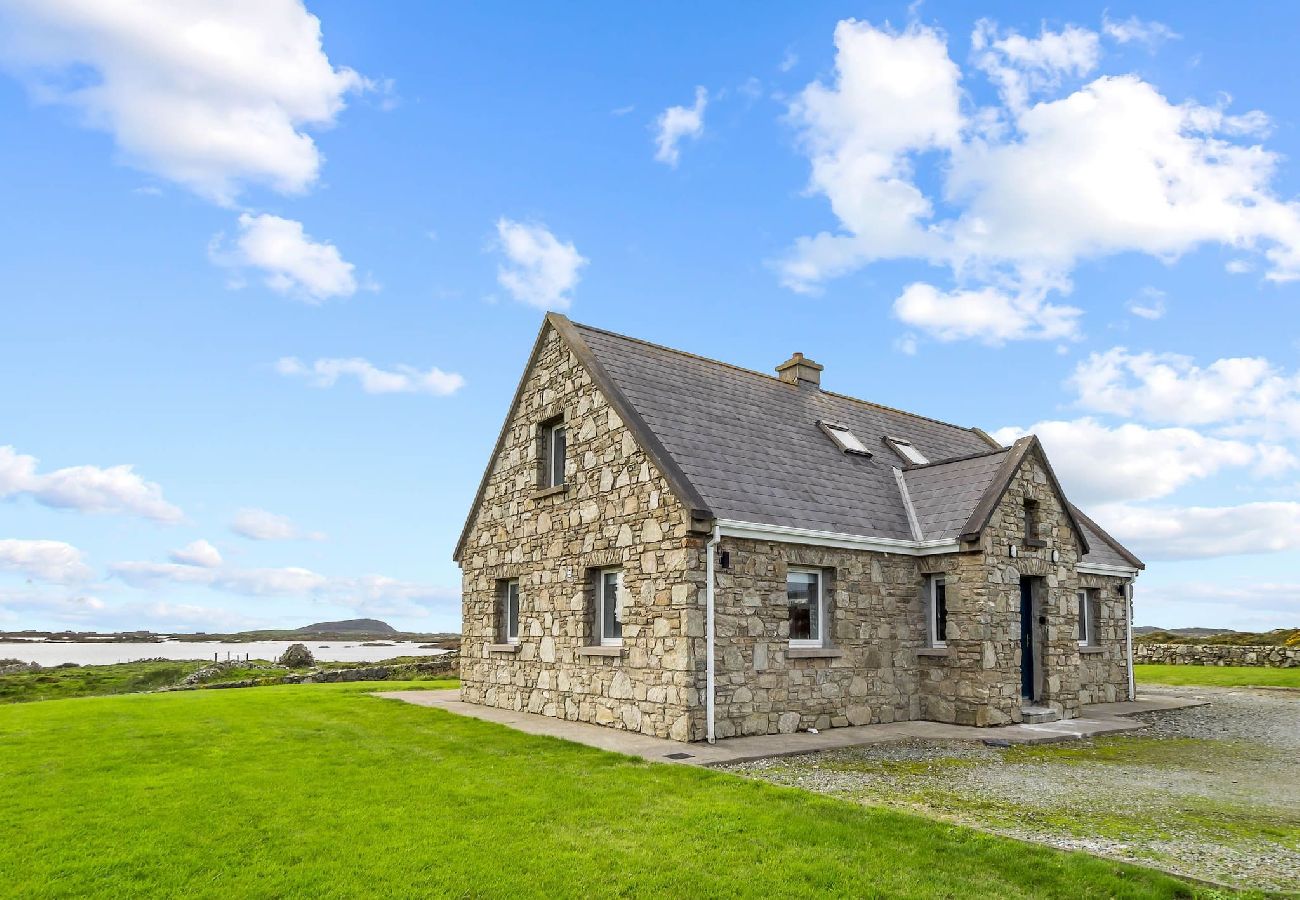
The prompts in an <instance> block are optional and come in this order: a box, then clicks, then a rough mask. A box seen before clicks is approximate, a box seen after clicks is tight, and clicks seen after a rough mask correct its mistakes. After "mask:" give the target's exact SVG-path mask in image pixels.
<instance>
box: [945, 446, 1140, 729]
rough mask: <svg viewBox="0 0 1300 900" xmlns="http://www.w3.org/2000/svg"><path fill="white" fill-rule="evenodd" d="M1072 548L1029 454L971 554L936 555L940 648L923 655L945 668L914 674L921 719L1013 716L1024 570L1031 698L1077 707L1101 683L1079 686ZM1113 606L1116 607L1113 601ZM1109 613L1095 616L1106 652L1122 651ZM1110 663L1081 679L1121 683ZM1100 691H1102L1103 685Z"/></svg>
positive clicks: (1059, 503) (1019, 702)
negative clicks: (937, 653)
mask: <svg viewBox="0 0 1300 900" xmlns="http://www.w3.org/2000/svg"><path fill="white" fill-rule="evenodd" d="M1026 500H1032V501H1035V502H1036V504H1037V506H1036V515H1035V522H1036V527H1037V534H1036V535H1032V536H1030V537H1031V538H1033V539H1034V540H1036V541H1038V542H1040V543H1041V546H1027V542H1026V535H1025V501H1026ZM1012 547H1014V548H1015V552H1016V555H1015V556H1012V555H1011V548H1012ZM1079 554H1080V548H1079V544H1078V540H1077V538H1076V537H1075V534H1074V530H1073V529H1072V527H1071V526H1070V522H1069V518H1068V516H1067V514H1066V511H1065V506H1064V501H1063V499H1062V498H1061V497H1060V496H1059V495H1058V494H1057V493H1056V491H1055V489H1054V488H1053V487H1052V484H1051V481H1050V479H1049V478H1048V475H1047V469H1046V466H1045V463H1044V461H1043V459H1042V458H1041V456H1040V455H1039V454H1038V453H1037V452H1033V453H1031V454H1030V455H1029V456H1028V457H1026V458H1025V460H1024V461H1023V463H1022V464H1021V467H1020V470H1019V471H1018V472H1017V473H1016V474H1015V476H1014V477H1013V478H1012V480H1011V484H1010V485H1009V486H1008V488H1007V490H1006V493H1005V494H1004V495H1003V497H1002V499H1001V501H1000V502H999V503H998V505H997V507H996V508H995V509H994V511H993V515H992V516H991V517H990V519H989V524H988V527H987V528H986V529H985V531H984V534H983V535H982V536H981V538H980V542H979V548H978V552H974V553H961V554H957V555H955V556H954V557H953V558H952V559H951V560H948V561H945V562H944V563H942V565H944V566H946V567H948V569H949V571H948V640H947V643H948V655H947V656H946V657H943V658H941V659H940V660H937V661H932V662H935V663H936V665H937V666H944V667H946V670H947V671H946V675H945V677H943V678H931V679H927V680H925V681H923V690H924V691H925V694H926V700H925V701H924V703H925V709H926V718H934V719H937V720H939V721H954V722H956V723H957V724H960V725H1002V724H1008V723H1011V722H1018V721H1020V720H1021V708H1022V706H1023V705H1024V701H1023V699H1022V697H1021V668H1020V662H1021V636H1020V579H1021V578H1022V577H1025V576H1027V577H1032V578H1034V579H1035V580H1034V582H1033V589H1034V595H1033V597H1034V599H1033V605H1034V619H1033V625H1032V627H1033V629H1034V635H1035V642H1034V643H1035V644H1036V652H1037V653H1038V654H1039V664H1038V667H1037V668H1038V672H1039V677H1038V683H1037V698H1036V701H1035V702H1036V704H1037V705H1040V706H1046V707H1049V708H1051V709H1054V710H1056V711H1057V712H1058V713H1059V714H1060V715H1061V717H1062V718H1074V717H1076V716H1077V715H1078V714H1079V706H1080V703H1081V702H1083V697H1084V696H1085V695H1086V696H1088V697H1089V698H1091V697H1092V696H1093V695H1094V694H1095V693H1096V686H1097V685H1098V684H1100V683H1101V682H1100V681H1091V680H1090V681H1089V682H1088V685H1089V687H1088V688H1087V689H1086V690H1085V688H1084V677H1085V672H1084V670H1083V668H1082V664H1081V660H1080V653H1079V644H1078V630H1077V629H1078V602H1077V599H1076V591H1077V590H1078V589H1079V586H1080V576H1079V575H1078V574H1077V573H1076V571H1075V567H1076V566H1077V564H1078V560H1079ZM930 565H939V563H931V564H930ZM923 568H925V566H924V565H923ZM1119 612H1120V614H1121V615H1122V612H1123V610H1122V606H1121V607H1120V610H1119ZM1113 617H1114V611H1113V610H1111V611H1109V612H1108V613H1107V617H1106V619H1104V622H1105V625H1104V629H1103V645H1104V649H1105V653H1104V655H1105V657H1106V659H1107V660H1110V659H1112V658H1113V657H1114V654H1115V653H1119V654H1122V653H1123V644H1122V636H1120V635H1117V634H1116V631H1115V628H1114V622H1113ZM1117 637H1118V639H1119V641H1120V643H1118V644H1116V643H1115V641H1116V638H1117ZM1112 669H1113V667H1111V666H1110V665H1109V663H1106V664H1101V665H1096V666H1093V667H1091V668H1090V669H1089V671H1088V673H1086V677H1087V678H1089V679H1093V678H1098V679H1101V678H1103V677H1104V679H1105V684H1112V685H1114V686H1115V688H1118V687H1119V686H1121V685H1123V684H1124V683H1125V681H1124V679H1123V678H1120V679H1118V680H1117V681H1116V680H1115V678H1114V676H1115V673H1114V672H1113V671H1112ZM949 679H952V681H951V683H950V682H949ZM1115 688H1113V689H1115ZM1101 690H1102V692H1103V693H1104V692H1105V688H1104V687H1102V688H1101ZM950 711H951V713H952V718H951V719H949V718H948V714H949V712H950Z"/></svg>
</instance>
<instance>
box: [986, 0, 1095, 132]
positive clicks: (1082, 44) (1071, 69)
mask: <svg viewBox="0 0 1300 900" xmlns="http://www.w3.org/2000/svg"><path fill="white" fill-rule="evenodd" d="M971 49H972V50H974V51H975V64H976V65H977V66H978V67H979V68H980V69H982V70H983V71H984V73H985V74H987V75H988V76H989V79H990V80H991V81H992V82H993V83H994V84H996V85H997V86H998V91H999V93H1000V94H1001V96H1002V100H1003V102H1004V103H1006V105H1007V106H1008V107H1010V108H1011V109H1013V110H1019V109H1023V108H1024V107H1025V106H1026V104H1027V103H1028V102H1029V98H1030V96H1031V95H1033V94H1038V93H1042V92H1044V91H1048V90H1053V89H1055V88H1057V87H1059V86H1060V84H1061V78H1062V77H1063V76H1067V75H1073V76H1076V77H1082V76H1084V75H1087V74H1088V73H1089V72H1091V71H1092V70H1093V69H1095V68H1097V60H1098V57H1099V48H1098V41H1097V33H1096V32H1094V31H1089V30H1088V29H1086V28H1080V27H1078V26H1077V25H1067V26H1065V28H1064V29H1062V30H1061V31H1049V30H1047V28H1046V27H1044V28H1043V29H1042V31H1041V33H1040V34H1039V36H1038V37H1036V38H1027V37H1024V36H1022V35H1020V34H1018V33H1016V32H1015V31H1011V32H1008V33H1007V34H1006V36H1005V37H1003V36H999V34H998V28H997V25H996V23H994V22H992V21H990V20H988V19H981V20H980V21H979V22H977V23H975V31H974V33H973V34H972V35H971Z"/></svg>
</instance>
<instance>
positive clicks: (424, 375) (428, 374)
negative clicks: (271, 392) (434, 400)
mask: <svg viewBox="0 0 1300 900" xmlns="http://www.w3.org/2000/svg"><path fill="white" fill-rule="evenodd" d="M275 369H276V371H277V372H279V373H280V374H281V375H285V376H289V377H294V378H304V379H306V380H307V383H308V384H310V385H312V386H313V387H321V388H324V387H332V386H333V385H334V384H335V383H337V382H338V380H339V378H340V377H342V376H344V375H351V376H353V377H355V378H356V379H357V381H358V383H359V384H360V385H361V389H362V390H363V391H365V392H366V393H367V394H433V395H435V396H439V397H445V396H448V395H450V394H454V393H456V391H458V390H460V389H461V388H462V387H464V386H465V379H464V378H462V377H461V376H460V375H458V374H456V373H455V372H444V371H442V369H439V368H437V367H436V366H435V367H433V368H430V369H429V370H428V371H421V370H420V369H417V368H416V367H414V366H406V365H398V366H395V367H394V368H393V369H392V370H387V369H380V368H377V367H376V366H374V365H372V364H371V363H370V362H368V361H367V360H364V359H360V358H356V357H353V358H350V359H318V360H316V361H315V362H313V363H312V364H311V365H307V364H306V363H304V362H302V360H300V359H297V358H296V357H292V356H286V357H283V358H282V359H280V360H279V361H278V362H277V363H276V364H275Z"/></svg>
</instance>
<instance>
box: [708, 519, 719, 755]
mask: <svg viewBox="0 0 1300 900" xmlns="http://www.w3.org/2000/svg"><path fill="white" fill-rule="evenodd" d="M720 540H722V527H721V525H719V524H715V525H714V526H713V537H711V538H709V542H708V544H706V545H705V551H704V552H705V557H704V715H705V717H706V719H705V733H706V735H707V737H708V741H709V743H710V744H712V743H713V685H714V666H713V643H714V634H713V631H714V629H713V594H714V591H713V581H714V577H713V553H714V551H715V550H716V549H717V547H718V542H719V541H720Z"/></svg>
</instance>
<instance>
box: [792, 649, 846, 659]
mask: <svg viewBox="0 0 1300 900" xmlns="http://www.w3.org/2000/svg"><path fill="white" fill-rule="evenodd" d="M843 655H844V651H843V650H839V649H836V648H835V647H787V648H786V651H785V658H786V659H838V658H839V657H841V656H843Z"/></svg>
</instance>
